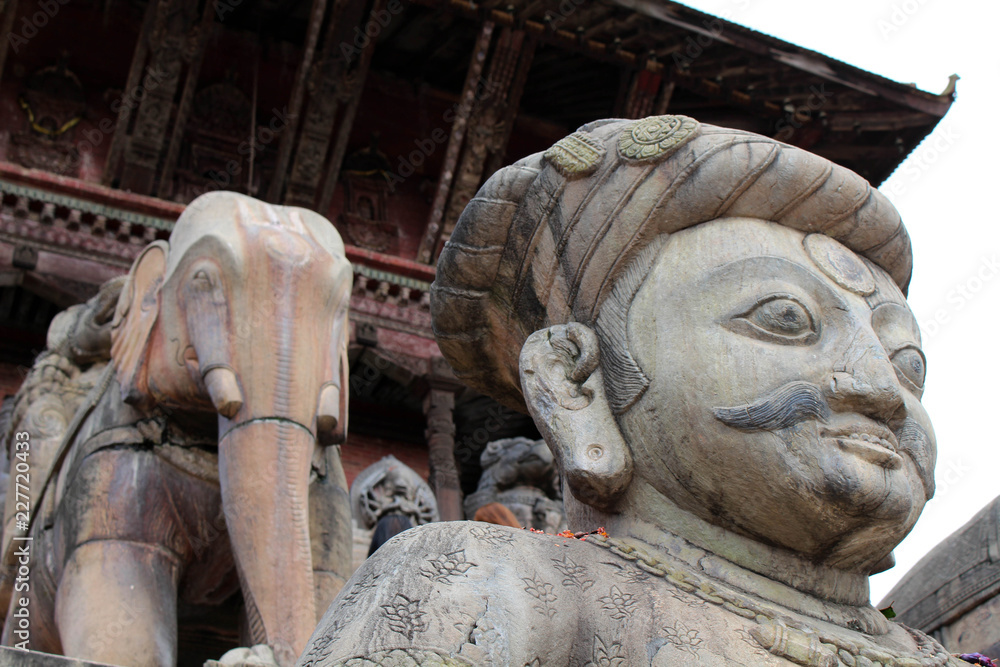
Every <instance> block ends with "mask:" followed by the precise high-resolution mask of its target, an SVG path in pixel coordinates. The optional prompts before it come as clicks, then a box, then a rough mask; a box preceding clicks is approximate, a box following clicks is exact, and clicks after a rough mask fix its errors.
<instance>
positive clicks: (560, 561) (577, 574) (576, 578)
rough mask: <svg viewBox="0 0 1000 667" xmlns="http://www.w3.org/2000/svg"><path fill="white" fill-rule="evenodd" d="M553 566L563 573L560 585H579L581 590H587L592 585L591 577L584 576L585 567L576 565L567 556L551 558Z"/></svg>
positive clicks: (585, 572)
mask: <svg viewBox="0 0 1000 667" xmlns="http://www.w3.org/2000/svg"><path fill="white" fill-rule="evenodd" d="M551 560H552V562H553V564H554V567H555V568H556V569H557V570H559V571H560V572H561V573H562V574H563V577H564V578H563V580H562V585H563V586H566V587H570V586H579V587H580V589H581V590H584V591H585V590H587V589H588V588H590V587H591V586H593V585H594V580H593V579H587V578H585V575H586V574H587V568H585V567H583V566H582V565H577V564H576V563H575V562H574V561H573V560H572V559H571V558H570V557H569V556H566V555H563V557H562V558H553V559H551Z"/></svg>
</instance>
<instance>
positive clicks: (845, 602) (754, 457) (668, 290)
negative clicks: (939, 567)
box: [299, 116, 965, 667]
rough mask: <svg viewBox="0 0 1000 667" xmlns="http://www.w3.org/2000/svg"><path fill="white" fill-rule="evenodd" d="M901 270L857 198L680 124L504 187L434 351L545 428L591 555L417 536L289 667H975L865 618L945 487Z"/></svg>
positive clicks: (855, 180)
mask: <svg viewBox="0 0 1000 667" xmlns="http://www.w3.org/2000/svg"><path fill="white" fill-rule="evenodd" d="M910 266H911V256H910V244H909V239H908V237H907V234H906V231H905V229H904V228H903V226H902V224H901V222H900V219H899V215H898V214H897V212H896V211H895V209H894V208H893V207H892V205H891V204H890V203H889V202H888V200H886V199H885V197H883V196H882V194H880V193H879V192H878V191H877V190H875V189H873V188H872V187H871V186H870V185H869V184H868V183H867V182H866V181H865V180H864V179H862V178H861V177H859V176H858V175H856V174H854V173H852V172H850V171H848V170H846V169H844V168H842V167H839V166H837V165H835V164H833V163H831V162H829V161H828V160H826V159H824V158H821V157H818V156H816V155H812V154H810V153H807V152H805V151H803V150H800V149H797V148H794V147H792V146H788V145H786V144H782V143H779V142H777V141H775V140H773V139H770V138H768V137H763V136H759V135H755V134H750V133H747V132H741V131H737V130H729V129H725V128H721V127H714V126H711V125H705V124H702V123H699V122H698V121H696V120H694V119H691V118H687V117H684V116H656V117H652V118H645V119H642V120H606V121H598V122H594V123H590V124H588V125H585V126H584V127H582V128H580V130H578V131H577V132H575V133H573V134H572V135H570V136H568V137H566V138H564V139H562V140H560V141H559V142H557V143H556V144H555V145H554V146H553V147H552V148H550V149H549V150H548V151H546V152H545V153H543V154H537V155H532V156H529V157H527V158H524V159H523V160H521V161H519V162H517V163H516V164H514V165H512V166H510V167H507V168H504V169H501V170H500V171H499V172H497V173H495V174H494V175H493V176H492V177H491V178H490V179H489V180H488V181H487V182H486V184H485V185H484V186H483V187H482V189H481V190H480V192H479V193H478V194H477V196H476V197H474V198H473V199H472V201H470V203H469V205H468V206H467V207H466V209H465V211H464V212H463V214H462V216H461V218H460V220H459V222H458V225H457V227H456V229H455V231H454V233H453V235H452V236H451V238H450V240H449V241H448V244H447V245H446V247H445V249H444V251H443V252H442V255H441V260H440V261H439V263H438V268H437V276H436V279H435V283H434V286H433V288H432V299H431V305H432V314H433V317H434V328H435V334H436V336H437V340H438V344H439V346H440V348H441V351H442V352H443V353H444V355H445V357H446V358H447V359H448V360H449V362H450V363H451V365H452V367H453V368H454V370H455V373H456V375H457V376H458V377H460V378H461V379H463V380H464V381H465V382H466V383H468V384H469V385H470V386H472V387H473V388H475V389H476V390H478V391H481V392H484V393H486V394H489V395H491V396H493V397H494V398H496V399H497V400H500V401H501V402H503V403H505V404H507V405H508V406H511V407H520V408H521V409H527V410H528V411H530V413H531V415H532V417H533V418H534V421H535V424H536V425H537V427H538V428H539V430H540V431H541V433H542V435H543V436H544V437H545V440H546V442H548V444H549V446H550V447H551V448H552V450H553V453H554V455H555V460H556V465H557V467H558V469H559V471H560V474H561V476H562V479H563V483H564V494H565V495H564V502H565V505H566V511H567V517H568V522H569V526H570V529H571V530H573V531H575V532H576V533H577V535H579V539H575V538H576V535H574V536H573V537H570V536H565V537H564V536H551V535H543V534H538V533H532V532H529V531H524V530H515V529H510V528H505V527H502V526H488V525H484V524H479V523H475V522H470V523H460V522H451V523H440V524H434V525H430V526H424V527H420V528H415V529H413V530H409V531H406V532H405V533H402V534H401V535H398V536H397V537H395V538H394V539H392V540H390V541H389V543H387V544H386V545H384V546H383V547H382V548H381V549H380V550H379V551H378V553H376V554H375V555H374V556H373V557H372V558H371V559H369V560H368V561H367V562H366V564H365V566H364V567H362V568H361V569H360V570H359V571H358V572H356V573H355V575H354V577H353V578H352V580H351V581H350V582H348V584H347V585H346V586H345V589H344V591H343V592H342V594H341V595H340V596H339V597H338V599H337V600H336V601H335V602H334V604H333V605H332V606H331V607H330V609H329V610H328V611H327V613H326V615H325V616H324V618H323V620H322V621H321V623H320V625H319V627H318V629H317V630H316V633H315V634H314V635H313V638H312V640H311V641H310V644H309V648H308V649H307V650H306V652H305V653H304V654H303V656H302V657H301V658H300V661H299V665H300V667H306V666H312V665H323V666H329V665H355V664H357V665H362V664H379V665H409V664H449V665H518V666H524V665H532V666H539V667H540V666H542V665H558V666H560V667H563V666H567V665H622V666H624V665H653V666H662V665H669V666H681V665H683V666H687V665H720V666H721V665H754V666H758V665H774V666H779V665H785V666H787V665H792V664H797V665H810V666H813V667H835V666H838V665H851V666H858V665H894V666H895V667H902V666H904V665H905V666H907V667H915V666H917V665H920V666H924V667H931V666H936V667H940V666H942V665H961V664H965V663H962V662H960V661H959V660H958V658H953V657H951V656H950V655H949V654H948V653H947V652H946V651H945V649H944V648H943V647H942V646H941V645H940V644H938V643H937V642H935V641H934V640H933V639H931V638H929V637H927V636H926V635H924V634H922V633H920V632H918V631H915V630H910V629H907V628H905V627H904V626H901V625H897V624H894V623H891V622H889V621H888V620H887V619H886V618H885V617H884V616H883V615H882V614H881V613H879V611H878V610H876V609H875V608H873V607H872V606H871V605H870V603H869V600H868V598H869V589H868V577H869V575H870V574H871V573H872V572H874V571H877V570H879V569H882V568H884V567H886V565H887V562H888V559H889V558H890V553H891V551H892V549H893V547H894V546H895V545H896V544H897V543H899V541H900V540H901V539H902V538H903V537H904V536H905V535H906V534H907V532H908V531H909V530H910V529H911V528H912V527H913V525H914V523H915V522H916V520H917V517H918V516H919V515H920V512H921V510H922V509H923V506H924V504H925V503H926V501H927V499H928V498H930V497H931V496H932V494H933V491H934V477H933V471H934V461H935V451H936V450H935V441H934V434H933V430H932V429H931V425H930V420H929V418H928V416H927V413H926V412H925V411H924V409H923V407H922V406H921V404H920V396H921V393H922V391H923V386H924V357H923V353H922V352H921V351H920V335H919V332H918V329H917V324H916V320H915V319H914V317H913V315H912V313H911V312H910V310H909V308H908V307H907V304H906V300H905V298H904V292H905V290H906V288H907V285H908V283H909V279H910Z"/></svg>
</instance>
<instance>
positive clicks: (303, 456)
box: [219, 418, 316, 666]
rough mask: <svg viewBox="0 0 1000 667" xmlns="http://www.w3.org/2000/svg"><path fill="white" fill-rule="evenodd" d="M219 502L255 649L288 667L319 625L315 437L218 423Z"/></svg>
mask: <svg viewBox="0 0 1000 667" xmlns="http://www.w3.org/2000/svg"><path fill="white" fill-rule="evenodd" d="M219 427H220V429H219V430H220V433H223V434H224V435H222V436H221V438H220V440H219V481H220V485H221V487H222V503H223V508H224V511H225V515H226V526H227V528H228V530H229V535H230V539H231V542H232V546H233V554H234V556H235V559H236V567H237V569H238V571H239V575H240V580H241V584H242V589H243V596H244V600H245V602H246V610H247V618H248V620H249V625H250V633H251V637H252V640H253V643H254V644H263V643H266V644H268V645H270V646H271V647H272V648H273V649H274V653H275V657H276V658H277V660H278V663H279V664H280V665H282V666H284V665H289V666H291V665H293V664H294V663H295V660H296V658H297V657H298V655H299V654H300V653H301V652H302V651H303V650H304V649H305V647H306V643H307V642H308V640H309V637H310V635H311V634H312V630H313V628H314V626H315V624H316V611H315V609H314V607H315V604H314V601H313V594H312V591H313V572H312V552H311V547H310V541H309V507H308V501H309V472H310V464H311V460H312V453H313V448H314V446H315V439H314V436H313V435H312V433H310V432H309V431H308V430H306V429H305V428H304V427H302V426H301V425H299V424H296V423H294V422H291V421H286V420H282V419H277V418H276V419H258V420H252V421H248V422H244V423H238V424H235V425H234V424H233V423H232V422H230V421H229V420H227V419H225V418H220V420H219Z"/></svg>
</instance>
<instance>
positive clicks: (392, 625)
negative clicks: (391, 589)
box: [380, 593, 427, 641]
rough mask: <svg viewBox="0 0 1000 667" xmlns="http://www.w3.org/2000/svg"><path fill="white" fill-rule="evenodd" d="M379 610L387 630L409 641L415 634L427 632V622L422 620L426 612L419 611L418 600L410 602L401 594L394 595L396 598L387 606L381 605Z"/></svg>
mask: <svg viewBox="0 0 1000 667" xmlns="http://www.w3.org/2000/svg"><path fill="white" fill-rule="evenodd" d="M380 609H382V615H383V616H385V617H386V619H388V621H389V623H388V625H389V629H390V630H392V631H393V632H398V633H399V634H401V635H404V636H405V637H406V638H407V639H409V640H410V641H413V636H414V635H415V634H416V633H418V632H425V631H426V630H427V621H426V620H424V618H423V617H424V616H425V615H426V614H427V612H424V611H421V609H420V600H419V599H413V600H411V599H410V598H408V597H406V596H405V595H403V594H402V593H396V597H394V598H393V599H392V601H391V602H390V603H389V604H384V605H381V607H380Z"/></svg>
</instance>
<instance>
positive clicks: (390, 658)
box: [333, 648, 472, 667]
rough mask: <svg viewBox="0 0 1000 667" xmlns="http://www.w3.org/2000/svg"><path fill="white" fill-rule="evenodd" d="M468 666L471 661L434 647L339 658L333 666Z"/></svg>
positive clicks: (397, 649) (389, 650) (395, 649)
mask: <svg viewBox="0 0 1000 667" xmlns="http://www.w3.org/2000/svg"><path fill="white" fill-rule="evenodd" d="M384 665H393V666H394V667H468V666H470V665H472V663H471V662H469V661H468V660H466V659H464V658H460V657H457V656H454V655H449V654H448V653H446V652H444V651H438V650H435V649H414V648H394V649H388V650H385V651H376V652H375V653H370V654H366V655H364V656H360V655H359V656H355V657H353V658H347V659H346V660H341V661H339V662H337V663H335V665H333V667H383V666H384Z"/></svg>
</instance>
